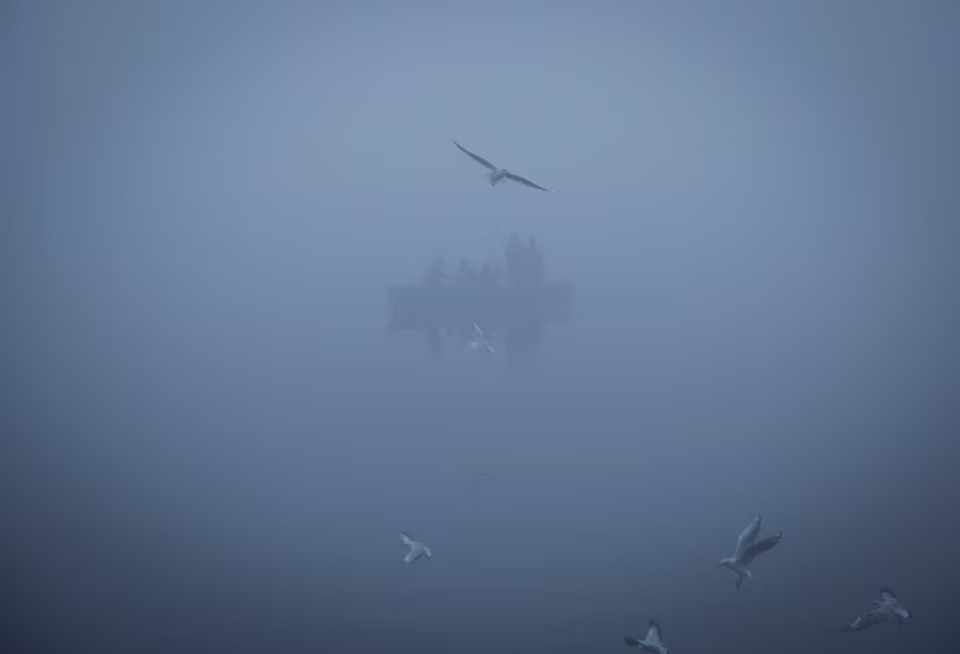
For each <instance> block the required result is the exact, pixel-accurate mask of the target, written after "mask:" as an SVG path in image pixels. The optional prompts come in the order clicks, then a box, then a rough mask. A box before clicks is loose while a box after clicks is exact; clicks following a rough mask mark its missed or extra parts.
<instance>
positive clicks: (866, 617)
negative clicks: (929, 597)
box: [843, 588, 913, 632]
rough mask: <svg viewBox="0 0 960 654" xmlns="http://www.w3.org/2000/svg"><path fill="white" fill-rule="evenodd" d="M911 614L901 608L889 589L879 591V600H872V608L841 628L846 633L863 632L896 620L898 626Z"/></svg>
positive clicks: (894, 594)
mask: <svg viewBox="0 0 960 654" xmlns="http://www.w3.org/2000/svg"><path fill="white" fill-rule="evenodd" d="M912 617H913V614H912V613H910V611H908V610H906V609H905V608H903V605H902V604H901V603H900V600H899V599H897V594H896V593H894V592H893V590H891V589H890V588H881V589H880V599H878V600H873V608H871V609H869V610H868V611H864V612H863V613H861V614H860V615H858V616H857V617H856V618H855V619H854V620H853V621H852V622H851V623H850V624H848V625H847V626H846V627H844V628H843V630H844V631H846V632H853V631H863V630H864V629H866V628H867V627H872V626H873V625H875V624H880V623H881V622H887V621H889V620H896V621H897V622H899V623H900V624H903V623H904V622H907V621H908V620H910V618H912Z"/></svg>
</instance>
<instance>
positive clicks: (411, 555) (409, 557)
mask: <svg viewBox="0 0 960 654" xmlns="http://www.w3.org/2000/svg"><path fill="white" fill-rule="evenodd" d="M400 540H401V541H403V544H404V545H406V546H407V547H408V548H410V549H409V550H407V554H406V556H404V557H403V562H404V563H413V562H414V561H416V560H417V559H419V558H420V557H422V556H425V557H427V558H428V559H432V558H433V552H431V551H430V548H429V547H427V546H426V545H424V544H423V543H420V542H418V541H415V540H413V538H411V537H410V534H408V533H407V532H405V531H401V532H400Z"/></svg>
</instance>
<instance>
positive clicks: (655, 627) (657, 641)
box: [646, 620, 663, 645]
mask: <svg viewBox="0 0 960 654" xmlns="http://www.w3.org/2000/svg"><path fill="white" fill-rule="evenodd" d="M646 641H647V642H648V643H650V644H651V645H661V644H662V643H663V638H662V636H661V634H660V623H659V622H657V621H656V620H651V621H650V629H648V630H647V638H646Z"/></svg>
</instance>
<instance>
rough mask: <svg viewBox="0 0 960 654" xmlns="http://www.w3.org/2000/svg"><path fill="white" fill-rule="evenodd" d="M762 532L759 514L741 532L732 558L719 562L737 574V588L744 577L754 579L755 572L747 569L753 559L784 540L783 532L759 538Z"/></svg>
mask: <svg viewBox="0 0 960 654" xmlns="http://www.w3.org/2000/svg"><path fill="white" fill-rule="evenodd" d="M758 533H760V516H759V515H757V517H755V518H754V519H753V520H751V521H750V524H749V525H747V526H746V528H745V529H744V530H743V531H742V532H740V537H739V538H738V539H737V550H736V551H735V552H734V553H733V556H731V557H730V558H726V559H723V560H722V561H720V563H718V564H717V565H719V566H720V567H722V568H726V569H727V570H730V571H731V572H733V573H734V574H736V575H737V588H738V589H739V588H740V584H742V583H743V580H744V578H747V579H752V578H753V574H752V573H751V572H750V571H749V570H748V569H747V566H748V565H750V564H751V563H753V560H754V559H755V558H757V557H758V556H760V555H761V554H763V553H764V552H766V551H767V550H769V549H772V548H773V547H774V546H776V545H777V544H779V543H780V541H781V540H783V532H782V531H781V532H780V533H779V534H777V535H776V536H768V537H766V538H763V539H761V540H757V534H758Z"/></svg>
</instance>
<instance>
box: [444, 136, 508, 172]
mask: <svg viewBox="0 0 960 654" xmlns="http://www.w3.org/2000/svg"><path fill="white" fill-rule="evenodd" d="M453 144H454V145H455V146H457V147H458V148H460V149H461V150H463V151H464V152H465V153H466V154H467V156H468V157H470V158H471V159H473V160H474V161H476V162H479V163H480V164H483V165H484V166H486V167H487V168H489V169H490V170H493V171H496V170H497V167H496V166H494V165H493V164H492V163H490V162H489V161H487V160H486V159H484V158H483V157H481V156H480V155H479V154H474V153H472V152H470V150H468V149H466V148H465V147H463V146H462V145H460V144H459V143H457V142H456V141H454V142H453Z"/></svg>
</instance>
